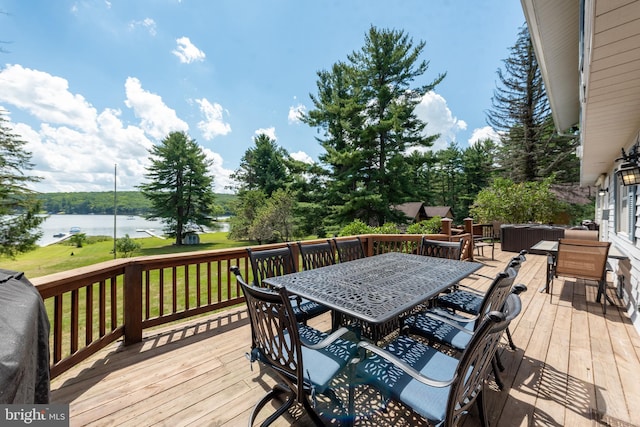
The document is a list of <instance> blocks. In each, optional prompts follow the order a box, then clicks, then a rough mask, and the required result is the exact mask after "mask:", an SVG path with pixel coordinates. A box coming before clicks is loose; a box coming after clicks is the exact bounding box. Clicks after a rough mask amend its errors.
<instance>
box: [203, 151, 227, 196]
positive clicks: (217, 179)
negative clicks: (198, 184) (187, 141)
mask: <svg viewBox="0 0 640 427" xmlns="http://www.w3.org/2000/svg"><path fill="white" fill-rule="evenodd" d="M203 151H204V153H205V155H206V156H207V159H209V160H211V161H212V162H213V164H212V165H211V171H212V172H213V173H212V175H213V176H214V182H213V188H214V191H215V192H216V193H232V192H233V191H232V190H230V189H228V188H227V187H229V186H231V185H232V184H233V180H232V179H231V174H232V173H233V171H232V170H231V169H225V168H223V167H222V157H221V156H220V154H218V153H215V152H213V151H211V150H209V149H208V148H203Z"/></svg>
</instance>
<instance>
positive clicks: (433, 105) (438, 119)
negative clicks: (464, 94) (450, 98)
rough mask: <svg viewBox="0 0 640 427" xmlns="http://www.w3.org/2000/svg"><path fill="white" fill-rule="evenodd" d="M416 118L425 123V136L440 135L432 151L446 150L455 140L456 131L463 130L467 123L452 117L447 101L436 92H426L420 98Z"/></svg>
mask: <svg viewBox="0 0 640 427" xmlns="http://www.w3.org/2000/svg"><path fill="white" fill-rule="evenodd" d="M415 112H416V114H417V116H418V117H419V118H420V119H421V120H423V121H426V122H427V127H426V128H425V133H426V134H427V135H434V134H438V133H439V134H440V138H438V139H437V140H436V141H435V143H434V144H433V147H432V148H431V149H432V150H434V151H437V150H442V149H445V148H447V146H448V145H449V143H450V142H452V141H455V140H456V134H457V133H458V131H462V130H465V129H466V128H467V123H466V122H465V121H464V120H459V119H458V118H456V117H454V116H453V114H452V113H451V110H450V109H449V107H448V106H447V101H446V100H445V99H444V98H443V97H442V96H441V95H438V94H437V93H436V92H433V91H431V92H428V93H427V94H425V95H424V96H423V97H422V101H421V102H420V104H418V105H417V106H416V109H415Z"/></svg>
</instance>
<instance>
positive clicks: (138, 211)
mask: <svg viewBox="0 0 640 427" xmlns="http://www.w3.org/2000/svg"><path fill="white" fill-rule="evenodd" d="M236 197H237V196H236V195H234V194H216V204H217V205H219V206H221V207H222V208H223V211H224V215H232V214H233V211H232V209H231V202H233V201H234V200H235V199H236ZM38 199H40V200H41V201H42V209H43V210H44V211H46V212H47V213H49V214H58V213H65V214H83V215H87V214H96V215H101V214H102V215H112V214H113V205H114V197H113V191H104V192H73V193H40V194H38ZM116 203H117V213H118V214H119V215H141V216H144V215H145V214H147V213H148V212H149V209H150V208H151V204H150V203H149V201H148V200H147V199H146V198H145V197H144V196H143V195H142V193H141V192H139V191H118V192H117V194H116Z"/></svg>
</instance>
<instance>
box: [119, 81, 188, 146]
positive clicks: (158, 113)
mask: <svg viewBox="0 0 640 427" xmlns="http://www.w3.org/2000/svg"><path fill="white" fill-rule="evenodd" d="M124 87H125V92H126V95H127V99H126V101H125V102H124V103H125V105H126V106H127V107H129V108H131V109H133V112H134V114H135V115H136V117H139V118H140V120H141V122H140V126H142V129H144V131H145V132H146V133H148V134H149V135H151V137H153V138H154V139H156V140H161V139H162V138H164V137H165V136H167V135H168V134H169V133H170V132H173V131H188V130H189V125H188V124H187V123H186V122H184V121H183V120H181V119H180V118H179V117H178V115H177V114H176V112H175V110H173V109H171V108H169V107H167V106H166V105H165V103H164V102H163V101H162V98H161V97H160V96H159V95H156V94H155V93H151V92H148V91H146V90H144V89H142V85H141V84H140V80H138V79H136V78H135V77H128V78H127V81H126V83H125V85H124Z"/></svg>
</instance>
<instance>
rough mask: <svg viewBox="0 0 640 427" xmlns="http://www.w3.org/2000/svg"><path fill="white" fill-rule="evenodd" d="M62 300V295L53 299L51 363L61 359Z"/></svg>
mask: <svg viewBox="0 0 640 427" xmlns="http://www.w3.org/2000/svg"><path fill="white" fill-rule="evenodd" d="M62 298H63V295H56V296H55V297H54V299H53V304H54V308H53V319H54V320H53V361H54V363H55V362H58V361H60V360H61V359H62V309H63V304H62Z"/></svg>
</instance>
